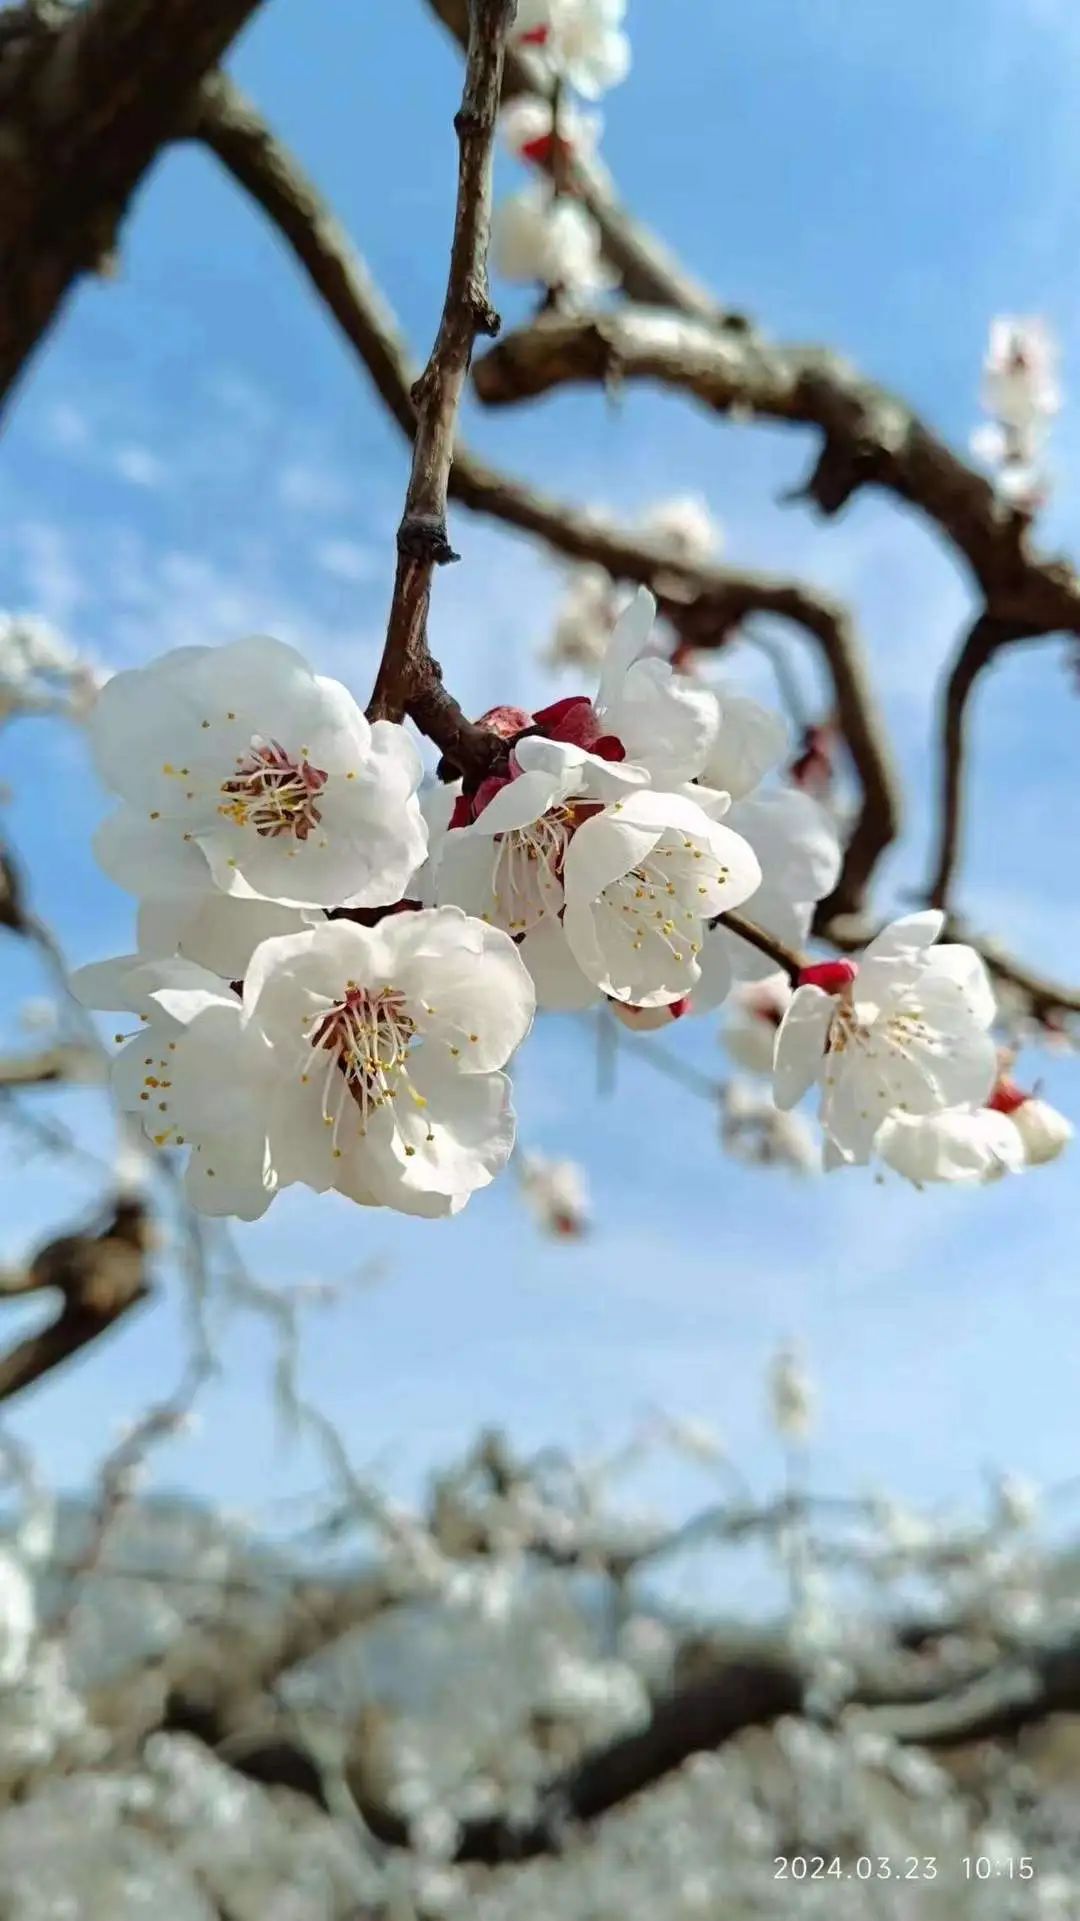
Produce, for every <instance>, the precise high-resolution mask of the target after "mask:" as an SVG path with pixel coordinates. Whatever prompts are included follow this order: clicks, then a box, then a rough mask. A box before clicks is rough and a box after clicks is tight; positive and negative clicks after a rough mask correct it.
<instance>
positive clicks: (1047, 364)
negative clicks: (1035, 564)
mask: <svg viewBox="0 0 1080 1921" xmlns="http://www.w3.org/2000/svg"><path fill="white" fill-rule="evenodd" d="M1057 363H1058V350H1057V343H1056V341H1055V340H1054V339H1053V336H1052V335H1051V333H1050V331H1049V329H1048V328H1047V326H1046V324H1045V322H1044V321H1042V320H1039V319H1037V318H1031V317H1029V318H1018V317H1015V316H1010V315H1001V316H999V317H998V318H997V319H996V320H994V321H992V322H991V326H990V342H989V346H988V348H987V353H986V359H985V361H984V363H983V382H982V401H983V406H984V407H985V408H986V411H987V413H988V414H989V415H990V416H991V418H990V420H989V421H988V422H986V423H984V424H983V425H982V426H981V427H979V428H977V429H976V431H975V433H974V434H973V435H972V437H971V446H972V452H973V453H974V454H975V455H976V456H977V457H978V458H979V459H980V460H983V461H985V462H986V464H987V465H988V466H990V467H993V468H995V469H996V470H997V476H996V477H997V484H998V487H999V489H1000V490H1001V492H1002V493H1003V494H1004V495H1005V497H1006V498H1007V499H1010V500H1014V501H1015V502H1016V503H1017V505H1018V506H1021V507H1023V508H1026V509H1027V510H1029V511H1030V510H1031V509H1033V508H1034V507H1036V506H1038V505H1039V504H1040V501H1041V499H1042V497H1043V495H1044V494H1045V476H1044V475H1042V474H1041V473H1040V467H1039V463H1040V460H1041V457H1042V453H1043V450H1044V446H1045V442H1046V438H1047V434H1048V430H1049V425H1050V422H1051V420H1052V419H1053V418H1054V415H1055V414H1056V413H1057V412H1058V411H1059V409H1060V407H1061V390H1060V386H1059V382H1058V371H1057Z"/></svg>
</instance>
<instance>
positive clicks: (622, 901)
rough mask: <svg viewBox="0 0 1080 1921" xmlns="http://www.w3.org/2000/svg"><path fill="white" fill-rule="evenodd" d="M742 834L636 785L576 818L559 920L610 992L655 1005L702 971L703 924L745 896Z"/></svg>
mask: <svg viewBox="0 0 1080 1921" xmlns="http://www.w3.org/2000/svg"><path fill="white" fill-rule="evenodd" d="M760 877H761V870H760V868H759V866H758V863H757V859H756V857H755V855H754V852H753V849H752V848H751V847H750V845H749V843H748V842H747V841H745V840H743V839H742V838H741V837H740V836H739V835H738V834H735V833H733V832H732V831H731V829H730V828H728V827H726V826H724V825H722V824H721V823H719V822H718V821H716V820H714V819H712V818H711V817H710V816H709V815H708V814H706V813H705V811H704V809H703V808H701V807H699V806H698V805H697V804H696V803H695V802H694V801H692V800H688V799H686V798H684V797H683V796H682V795H679V794H667V793H657V792H656V791H655V790H654V789H652V788H647V789H641V790H639V791H637V792H636V793H633V794H631V795H630V796H629V797H628V798H627V799H625V800H621V801H616V802H615V803H614V804H613V805H612V806H610V807H607V808H605V809H604V810H603V812H602V813H599V814H596V815H594V816H593V817H592V818H591V819H589V820H587V821H585V822H584V824H583V825H581V826H580V827H579V828H578V829H577V832H576V833H575V834H574V836H573V838H572V840H571V842H570V845H569V849H568V851H567V854H566V858H565V862H564V872H563V880H564V887H565V895H566V906H565V913H564V917H563V927H564V930H565V933H566V938H567V942H568V945H569V947H570V949H571V952H572V953H573V956H574V959H575V960H576V961H577V963H578V966H579V967H580V968H581V971H582V972H583V973H584V974H585V976H586V977H587V979H589V980H591V981H593V982H595V984H596V985H597V986H598V987H600V988H601V989H602V990H603V992H604V993H605V994H608V995H610V996H611V998H612V999H614V1000H626V1001H631V1002H633V1003H634V1005H635V1006H639V1007H650V1006H663V1005H664V1004H665V1003H667V1002H669V1001H677V1000H680V999H681V998H682V997H683V996H684V995H685V994H688V993H690V992H692V990H693V988H694V985H695V983H696V982H697V981H698V979H699V978H700V975H701V968H700V965H699V959H698V957H699V955H700V953H701V949H702V945H703V942H704V935H705V923H706V922H707V921H709V920H711V919H713V918H715V916H716V915H718V914H721V913H723V912H724V911H725V910H726V909H728V908H735V907H739V906H741V905H742V903H743V902H744V901H746V900H748V899H749V898H750V896H751V895H752V894H753V892H754V889H755V888H756V887H757V885H758V882H759V880H760Z"/></svg>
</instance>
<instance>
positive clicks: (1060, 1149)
mask: <svg viewBox="0 0 1080 1921" xmlns="http://www.w3.org/2000/svg"><path fill="white" fill-rule="evenodd" d="M1009 1119H1010V1121H1011V1122H1012V1124H1013V1126H1014V1127H1015V1129H1016V1131H1017V1133H1018V1134H1019V1136H1020V1143H1021V1146H1022V1148H1023V1154H1024V1160H1025V1162H1026V1163H1027V1165H1028V1167H1044V1166H1045V1165H1046V1163H1047V1162H1048V1161H1056V1160H1057V1158H1058V1155H1059V1154H1063V1153H1064V1152H1065V1149H1066V1148H1067V1147H1068V1145H1069V1142H1070V1141H1071V1140H1072V1137H1073V1134H1074V1132H1075V1129H1074V1128H1073V1125H1072V1122H1071V1121H1070V1120H1068V1119H1067V1117H1066V1116H1065V1115H1064V1114H1061V1113H1059V1112H1058V1110H1057V1108H1056V1107H1051V1105H1050V1103H1049V1101H1044V1100H1041V1099H1040V1098H1039V1096H1038V1095H1037V1094H1029V1095H1028V1097H1027V1099H1026V1100H1023V1101H1021V1102H1020V1104H1019V1106H1017V1107H1014V1108H1013V1109H1012V1110H1011V1111H1010V1113H1009Z"/></svg>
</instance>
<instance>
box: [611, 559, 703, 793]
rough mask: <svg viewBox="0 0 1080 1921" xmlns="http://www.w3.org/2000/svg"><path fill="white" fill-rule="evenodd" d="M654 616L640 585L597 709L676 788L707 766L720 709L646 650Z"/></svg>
mask: <svg viewBox="0 0 1080 1921" xmlns="http://www.w3.org/2000/svg"><path fill="white" fill-rule="evenodd" d="M655 618H656V601H655V599H654V597H653V595H652V594H650V593H649V592H648V590H647V589H646V588H644V587H640V588H639V589H638V591H637V593H636V594H635V595H634V598H633V599H632V600H631V601H630V603H629V604H628V606H627V607H626V608H625V610H624V611H623V613H622V614H621V615H620V616H619V619H618V620H617V621H616V623H615V627H614V629H613V631H612V635H611V639H610V641H609V643H608V647H607V651H606V653H605V655H604V660H603V665H602V667H601V670H600V683H599V686H598V688H597V691H596V698H595V700H594V702H593V711H594V713H595V715H596V720H597V725H598V726H599V728H600V729H601V731H602V732H603V733H605V734H611V735H614V736H615V738H616V739H617V740H619V741H621V743H622V745H623V747H624V749H625V751H626V754H627V757H628V758H629V759H630V760H632V761H634V762H635V763H636V764H638V765H640V766H643V767H645V768H646V769H647V770H648V772H649V775H650V777H651V779H652V780H653V782H654V783H655V784H656V785H657V786H673V787H677V786H681V785H682V784H683V783H685V782H688V781H692V780H695V779H696V778H697V776H698V775H699V774H702V773H703V770H704V769H706V768H707V765H708V761H709V756H710V754H711V753H712V752H713V750H714V748H715V742H716V735H717V729H718V727H719V725H720V714H719V711H718V708H717V703H716V697H715V695H714V694H712V693H711V692H710V690H709V689H708V688H705V687H699V686H696V685H695V684H694V683H693V682H692V681H691V680H689V679H688V677H687V676H686V675H685V674H678V673H675V672H674V671H673V669H672V668H671V666H670V665H669V664H668V662H667V661H666V660H660V659H658V658H657V657H655V656H654V655H651V654H648V653H647V652H646V649H647V648H648V646H649V643H650V641H651V639H652V631H653V622H654V620H655ZM710 785H711V786H714V787H715V786H721V787H722V786H723V783H722V782H710ZM725 791H726V792H730V791H731V790H730V789H725ZM701 798H702V800H703V801H704V799H705V796H704V795H702V796H701Z"/></svg>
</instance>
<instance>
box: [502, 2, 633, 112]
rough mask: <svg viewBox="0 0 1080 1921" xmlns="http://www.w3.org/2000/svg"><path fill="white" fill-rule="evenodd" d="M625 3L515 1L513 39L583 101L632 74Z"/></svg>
mask: <svg viewBox="0 0 1080 1921" xmlns="http://www.w3.org/2000/svg"><path fill="white" fill-rule="evenodd" d="M625 17H626V0H518V9H517V17H516V20H515V29H514V30H515V34H516V36H517V38H518V39H519V40H521V41H524V42H525V43H526V44H527V45H529V46H531V47H535V48H536V49H537V50H538V51H539V53H540V54H541V55H542V57H543V59H544V61H545V63H546V64H547V65H548V66H549V67H550V68H551V69H552V70H553V71H554V72H555V73H557V74H559V75H561V76H562V78H563V79H565V80H567V81H569V83H570V85H571V86H572V87H573V88H575V90H576V91H577V92H578V93H580V94H582V95H583V96H584V97H585V98H586V99H587V100H595V99H597V98H598V96H599V95H600V94H602V93H606V92H607V90H608V88H609V87H615V86H618V84H619V82H620V81H621V80H625V78H626V75H627V74H628V73H629V71H630V60H631V53H630V42H629V40H628V39H627V36H626V34H625V33H624V32H623V31H622V22H623V20H624V19H625Z"/></svg>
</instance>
